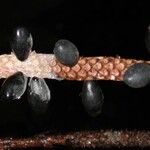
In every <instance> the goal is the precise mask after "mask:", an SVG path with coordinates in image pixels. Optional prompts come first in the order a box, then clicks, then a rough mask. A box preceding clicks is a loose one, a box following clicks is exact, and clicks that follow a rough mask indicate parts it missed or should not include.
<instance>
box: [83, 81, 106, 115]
mask: <svg viewBox="0 0 150 150" xmlns="http://www.w3.org/2000/svg"><path fill="white" fill-rule="evenodd" d="M103 102H104V96H103V93H102V90H101V88H100V86H99V85H98V83H97V81H84V83H83V87H82V103H83V106H84V108H85V110H86V111H87V113H88V114H89V115H90V116H92V117H96V116H98V115H99V114H100V113H101V111H102V105H103Z"/></svg>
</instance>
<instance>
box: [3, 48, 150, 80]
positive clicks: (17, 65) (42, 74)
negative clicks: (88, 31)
mask: <svg viewBox="0 0 150 150" xmlns="http://www.w3.org/2000/svg"><path fill="white" fill-rule="evenodd" d="M136 63H148V64H150V61H144V60H135V59H124V58H120V57H119V56H117V57H107V56H99V57H80V59H79V61H78V63H77V64H76V65H75V66H73V67H67V66H65V65H63V64H61V63H59V62H58V61H57V60H56V58H55V56H54V54H40V53H36V52H35V51H33V52H31V53H30V55H29V57H28V58H27V59H26V60H25V61H19V60H18V59H17V58H16V56H15V54H14V53H11V54H4V55H0V78H7V77H8V76H10V75H12V74H14V73H15V72H17V71H21V72H23V73H24V74H25V75H26V76H28V77H33V76H36V77H39V78H48V79H56V80H78V81H81V80H114V81H122V80H123V75H124V73H125V71H126V70H127V68H128V67H129V66H131V65H133V64H136Z"/></svg>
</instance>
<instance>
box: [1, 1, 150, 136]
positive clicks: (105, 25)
mask: <svg viewBox="0 0 150 150" xmlns="http://www.w3.org/2000/svg"><path fill="white" fill-rule="evenodd" d="M149 6H150V5H149V3H148V1H143V0H136V1H125V0H115V1H113V0H111V1H105V0H102V1H100V0H93V1H92V0H83V1H81V0H80V1H77V0H72V1H71V0H70V1H69V0H45V1H42V0H26V1H19V0H13V1H8V0H5V1H4V2H3V3H1V5H0V53H1V54H3V53H10V51H11V48H10V45H9V41H10V35H11V33H12V30H13V29H14V28H16V27H18V26H25V27H27V28H28V29H29V30H30V32H31V33H32V36H33V40H34V46H33V49H35V50H36V51H37V52H39V53H53V47H54V44H55V42H56V41H57V40H59V39H68V40H70V41H72V42H73V43H74V44H75V45H76V46H77V47H78V49H79V51H80V55H83V56H101V55H106V56H114V57H115V56H116V55H120V56H121V57H124V58H136V59H145V60H148V59H150V54H149V53H148V52H147V50H146V47H145V31H146V29H147V27H148V25H149V24H150V11H149ZM3 81H4V79H1V80H0V82H1V83H2V82H3ZM46 82H47V84H48V85H49V88H50V90H51V96H52V98H51V101H50V104H49V112H48V113H47V114H46V115H45V116H35V115H33V114H32V112H31V110H30V108H29V106H28V103H27V100H26V93H25V95H24V96H23V97H22V98H21V99H20V100H16V101H11V102H6V101H1V102H0V136H17V137H18V136H19V137H24V136H30V135H33V134H37V133H41V132H45V131H49V132H51V133H62V132H69V131H81V130H82V131H84V130H100V129H116V130H117V129H129V130H134V129H138V130H149V126H150V117H149V114H150V105H149V104H150V102H149V100H150V97H149V89H150V88H149V86H147V87H145V88H141V89H132V88H129V87H128V86H126V85H125V84H124V83H122V82H113V81H98V83H99V85H100V86H101V88H102V90H103V93H104V97H105V99H104V105H103V110H102V113H101V114H100V115H99V116H98V117H96V118H91V117H90V116H88V114H87V113H86V112H85V110H84V108H83V106H82V102H81V97H80V93H81V89H82V82H77V81H61V82H60V81H55V80H46Z"/></svg>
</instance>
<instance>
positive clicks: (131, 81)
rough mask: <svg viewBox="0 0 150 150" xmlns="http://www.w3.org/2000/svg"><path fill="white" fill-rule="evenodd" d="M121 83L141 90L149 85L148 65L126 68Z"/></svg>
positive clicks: (149, 73) (149, 69) (141, 64)
mask: <svg viewBox="0 0 150 150" xmlns="http://www.w3.org/2000/svg"><path fill="white" fill-rule="evenodd" d="M123 81H124V82H125V83H126V84H127V85H128V86H130V87H132V88H141V87H144V86H146V85H148V84H149V83H150V65H149V64H144V63H139V64H134V65H132V66H130V67H129V68H128V70H127V71H126V72H125V73H124V76H123Z"/></svg>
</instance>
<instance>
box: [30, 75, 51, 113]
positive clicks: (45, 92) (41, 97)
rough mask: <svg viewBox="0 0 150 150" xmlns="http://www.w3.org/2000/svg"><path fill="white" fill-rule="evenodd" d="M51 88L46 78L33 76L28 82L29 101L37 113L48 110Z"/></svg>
mask: <svg viewBox="0 0 150 150" xmlns="http://www.w3.org/2000/svg"><path fill="white" fill-rule="evenodd" d="M50 98H51V96H50V90H49V87H48V86H47V84H46V82H45V80H44V79H41V78H37V77H33V78H30V81H29V84H28V102H29V104H30V106H31V109H32V110H33V111H34V112H35V113H37V114H43V113H45V112H46V111H47V108H48V103H49V101H50Z"/></svg>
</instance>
